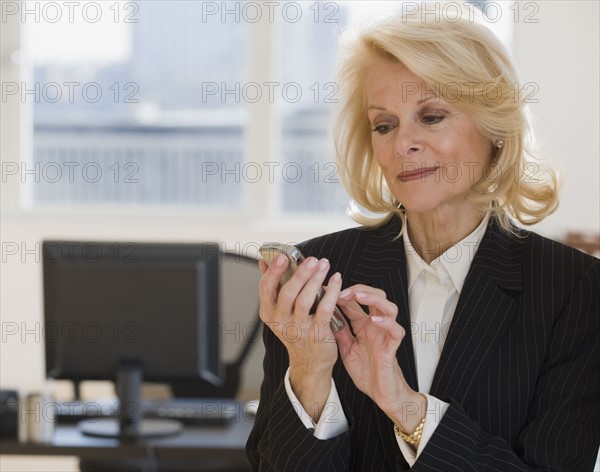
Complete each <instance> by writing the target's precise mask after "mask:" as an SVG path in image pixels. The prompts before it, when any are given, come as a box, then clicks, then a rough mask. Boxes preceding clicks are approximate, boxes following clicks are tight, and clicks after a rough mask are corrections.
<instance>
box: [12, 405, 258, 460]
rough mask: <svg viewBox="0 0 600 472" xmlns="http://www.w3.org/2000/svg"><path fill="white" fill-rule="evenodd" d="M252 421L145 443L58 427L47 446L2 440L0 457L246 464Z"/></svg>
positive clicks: (190, 429) (188, 431)
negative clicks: (148, 459) (61, 457)
mask: <svg viewBox="0 0 600 472" xmlns="http://www.w3.org/2000/svg"><path fill="white" fill-rule="evenodd" d="M253 424H254V423H253V421H251V420H248V419H247V418H244V417H243V416H242V417H240V418H236V421H233V422H231V423H230V424H228V425H224V426H206V427H200V426H186V427H185V429H184V431H183V432H182V433H181V434H179V435H177V436H171V437H165V438H156V439H148V440H145V441H141V440H138V441H123V440H119V439H105V438H95V437H90V436H84V435H83V434H81V433H80V432H79V430H78V429H77V426H76V425H60V424H59V425H57V426H56V428H55V430H54V438H53V441H52V442H51V443H50V444H32V443H19V442H17V441H8V440H3V441H2V442H1V444H0V454H20V455H63V456H78V457H80V458H81V459H82V460H109V461H113V460H120V459H127V460H130V459H141V460H144V459H146V458H147V457H148V454H149V451H151V452H152V454H153V456H154V457H155V458H156V459H157V460H158V461H163V460H165V461H218V462H223V461H226V462H228V463H231V464H247V462H246V454H245V445H246V439H247V438H248V435H249V434H250V430H251V429H252V425H253Z"/></svg>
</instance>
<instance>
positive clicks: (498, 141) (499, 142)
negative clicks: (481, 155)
mask: <svg viewBox="0 0 600 472" xmlns="http://www.w3.org/2000/svg"><path fill="white" fill-rule="evenodd" d="M494 146H495V147H497V148H498V149H502V146H504V141H502V140H501V139H497V140H496V142H495V143H494Z"/></svg>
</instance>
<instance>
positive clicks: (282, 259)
mask: <svg viewBox="0 0 600 472" xmlns="http://www.w3.org/2000/svg"><path fill="white" fill-rule="evenodd" d="M286 259H287V257H285V256H284V255H283V254H279V256H277V260H276V261H275V264H277V265H278V266H282V265H283V264H285V260H286Z"/></svg>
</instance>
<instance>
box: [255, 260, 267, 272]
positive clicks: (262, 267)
mask: <svg viewBox="0 0 600 472" xmlns="http://www.w3.org/2000/svg"><path fill="white" fill-rule="evenodd" d="M258 268H259V269H260V271H261V273H262V274H263V275H264V273H265V272H266V271H267V269H268V268H269V266H268V265H267V263H266V262H265V260H264V259H260V260H259V261H258Z"/></svg>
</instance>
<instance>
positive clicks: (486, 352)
mask: <svg viewBox="0 0 600 472" xmlns="http://www.w3.org/2000/svg"><path fill="white" fill-rule="evenodd" d="M400 225H401V222H400V220H399V219H398V218H393V219H391V220H390V221H388V222H387V223H386V224H384V225H382V226H380V227H378V228H375V229H366V228H353V229H349V230H345V231H341V232H338V233H334V234H330V235H326V236H323V237H319V238H316V239H313V240H310V241H307V242H306V243H304V244H302V245H301V250H302V252H303V253H304V254H305V255H313V256H316V257H319V258H321V257H327V258H328V259H329V260H330V261H331V272H330V274H329V275H331V274H332V273H334V272H335V271H340V272H341V274H342V277H343V281H344V286H349V285H353V284H356V283H363V284H369V285H371V286H374V287H378V288H381V289H383V290H384V291H385V292H386V294H387V296H388V299H389V300H391V301H392V302H394V303H395V304H396V305H397V306H398V308H399V313H398V323H400V324H401V325H402V326H403V327H404V329H405V330H406V332H407V335H406V336H405V338H404V340H403V341H402V344H401V345H400V347H399V349H398V353H397V357H398V362H399V364H400V367H401V368H402V371H403V373H404V376H405V378H406V380H407V382H408V384H409V385H410V386H411V387H412V388H413V389H414V390H417V391H418V390H419V386H418V384H417V375H416V370H415V360H414V354H413V345H412V339H411V336H410V335H409V333H410V316H409V311H408V286H407V271H406V261H405V254H404V245H403V242H402V239H399V240H394V237H395V236H396V235H397V234H398V233H399V231H400V228H401V226H400ZM520 232H521V234H522V235H523V236H524V238H523V239H518V238H515V237H512V236H509V235H507V234H506V233H504V232H502V231H501V230H500V228H499V227H498V225H497V224H496V223H495V220H494V219H493V218H492V219H490V223H489V224H488V227H487V229H486V232H485V234H484V236H483V239H482V241H481V243H480V246H479V249H478V250H477V253H476V254H475V257H474V259H473V262H472V264H471V267H470V268H469V272H468V274H467V277H466V280H465V284H464V286H463V289H462V291H461V294H460V297H459V300H458V305H457V307H456V311H455V313H454V318H453V321H452V323H451V326H450V329H449V331H448V335H447V338H446V342H445V344H444V348H443V351H442V354H441V358H440V361H439V364H438V367H437V369H436V372H435V376H434V379H433V383H432V386H431V389H430V392H429V393H430V394H431V395H433V396H436V397H438V398H440V399H442V400H444V401H445V402H447V403H449V404H450V406H449V408H448V410H447V412H446V414H445V415H444V416H443V417H442V418H441V421H440V422H439V424H438V426H437V429H436V430H435V432H434V434H433V436H432V437H431V439H430V440H429V442H428V443H427V445H426V446H425V448H424V450H423V452H422V453H421V455H420V456H419V457H418V459H417V461H416V463H415V464H414V466H413V467H412V469H410V470H414V471H419V472H425V471H444V472H449V471H457V472H467V471H473V472H485V471H499V472H509V471H572V472H585V471H590V472H591V471H592V470H593V467H594V462H595V460H596V456H597V453H598V446H599V443H600V328H599V326H600V314H599V312H600V309H599V307H600V302H599V293H600V260H599V259H596V258H594V257H592V256H589V255H586V254H584V253H582V252H580V251H577V250H575V249H572V248H570V247H567V246H565V245H562V244H560V243H557V242H555V241H552V240H549V239H546V238H543V237H542V236H540V235H538V234H536V233H533V232H528V231H524V230H520ZM263 340H264V344H265V347H266V355H265V359H264V380H263V384H262V387H261V398H260V406H259V409H258V413H257V417H256V423H255V426H254V429H253V431H252V433H251V435H250V438H249V439H248V443H247V446H246V449H247V454H248V459H249V462H250V464H251V466H252V468H253V469H254V470H261V471H269V470H285V471H288V470H322V471H336V470H339V471H342V470H352V471H388V470H409V466H408V464H407V462H406V461H405V459H404V457H403V456H402V453H401V452H400V450H399V448H398V445H397V443H396V439H395V436H394V431H393V423H392V422H391V421H390V420H389V419H388V418H387V417H386V416H385V415H384V414H383V412H382V411H381V410H380V409H379V408H378V407H377V406H376V405H375V404H374V403H373V402H372V401H371V400H370V399H369V398H368V397H366V396H365V395H364V394H362V393H361V392H360V391H358V390H357V389H356V387H355V386H354V384H353V382H352V380H351V379H350V378H349V376H348V374H347V372H346V370H345V369H344V367H343V364H342V363H341V360H339V359H338V362H337V364H336V365H335V368H334V374H333V375H334V379H335V382H336V386H337V389H338V392H339V394H340V399H341V401H342V405H343V408H344V412H345V414H346V417H347V418H348V422H349V431H347V432H346V433H343V434H341V435H339V436H337V437H335V438H332V439H329V440H319V439H316V438H315V437H314V436H313V430H312V429H306V428H305V427H304V425H303V424H302V422H301V421H300V419H299V417H298V415H297V413H296V412H295V411H294V408H293V406H292V405H291V403H290V401H289V399H288V396H287V394H286V391H285V387H284V385H283V377H284V374H285V371H286V369H287V368H288V365H289V361H288V356H287V351H286V349H285V347H284V346H283V344H282V343H281V342H280V341H279V340H278V339H277V338H276V337H275V336H274V335H273V333H272V332H271V331H270V329H268V328H265V330H264V332H263Z"/></svg>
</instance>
